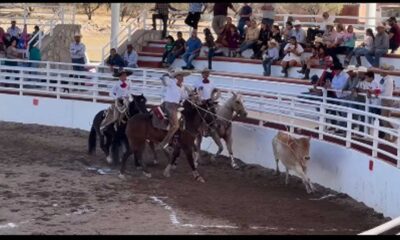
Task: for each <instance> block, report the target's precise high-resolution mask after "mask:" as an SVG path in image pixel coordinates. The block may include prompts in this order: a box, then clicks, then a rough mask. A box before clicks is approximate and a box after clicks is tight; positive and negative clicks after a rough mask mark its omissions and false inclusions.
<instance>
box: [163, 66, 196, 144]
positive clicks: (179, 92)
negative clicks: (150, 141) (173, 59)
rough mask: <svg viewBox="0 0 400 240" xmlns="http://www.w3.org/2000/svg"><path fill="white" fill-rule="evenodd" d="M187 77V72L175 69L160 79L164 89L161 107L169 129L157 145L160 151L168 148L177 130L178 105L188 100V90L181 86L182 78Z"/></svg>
mask: <svg viewBox="0 0 400 240" xmlns="http://www.w3.org/2000/svg"><path fill="white" fill-rule="evenodd" d="M168 75H169V76H170V77H169V76H168ZM188 75H190V73H189V72H187V71H183V70H181V69H175V70H174V71H173V72H172V73H171V74H164V75H163V76H162V77H161V80H162V83H163V85H164V86H165V87H166V89H165V92H164V99H163V103H162V104H161V106H162V108H163V109H164V110H165V111H166V113H167V115H168V120H169V125H170V127H169V130H168V133H167V135H166V136H165V138H164V139H163V140H162V142H161V143H160V144H159V145H158V148H160V149H165V148H167V147H168V145H169V142H170V141H171V139H172V137H173V136H174V135H175V133H176V131H177V130H178V129H179V119H178V108H179V106H180V103H181V102H182V101H183V100H185V99H187V98H188V91H189V90H188V88H186V87H185V86H184V85H183V80H184V77H185V76H188ZM174 78H175V79H176V80H175V79H174Z"/></svg>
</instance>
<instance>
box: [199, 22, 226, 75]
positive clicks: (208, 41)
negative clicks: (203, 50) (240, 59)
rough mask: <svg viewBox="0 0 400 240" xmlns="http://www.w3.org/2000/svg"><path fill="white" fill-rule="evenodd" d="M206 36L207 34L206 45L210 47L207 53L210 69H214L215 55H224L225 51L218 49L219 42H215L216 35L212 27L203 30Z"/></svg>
mask: <svg viewBox="0 0 400 240" xmlns="http://www.w3.org/2000/svg"><path fill="white" fill-rule="evenodd" d="M203 32H204V36H205V46H206V47H208V53H207V58H208V69H209V70H212V58H213V57H214V56H222V55H224V54H223V52H221V51H218V50H219V49H218V47H217V44H216V43H215V42H214V37H213V35H212V33H211V31H210V29H208V28H205V29H204V30H203Z"/></svg>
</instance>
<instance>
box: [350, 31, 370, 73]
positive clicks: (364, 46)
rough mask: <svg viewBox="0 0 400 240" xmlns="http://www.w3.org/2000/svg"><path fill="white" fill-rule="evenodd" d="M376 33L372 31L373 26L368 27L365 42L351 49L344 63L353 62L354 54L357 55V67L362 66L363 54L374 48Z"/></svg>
mask: <svg viewBox="0 0 400 240" xmlns="http://www.w3.org/2000/svg"><path fill="white" fill-rule="evenodd" d="M374 39H375V36H374V33H373V32H372V29H371V28H368V29H367V30H366V31H365V37H364V42H363V43H361V44H360V45H359V46H358V47H357V48H355V49H354V50H353V51H351V52H350V53H349V54H347V56H346V58H345V60H344V65H345V66H347V65H349V64H350V62H351V58H352V57H353V55H355V56H356V60H357V65H356V67H359V66H361V56H365V55H366V54H367V53H368V52H369V51H370V50H371V48H372V45H373V43H374Z"/></svg>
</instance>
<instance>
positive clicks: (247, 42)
mask: <svg viewBox="0 0 400 240" xmlns="http://www.w3.org/2000/svg"><path fill="white" fill-rule="evenodd" d="M259 35H260V30H259V29H258V28H257V22H256V20H254V19H253V20H251V24H250V27H248V28H247V29H246V37H245V39H244V41H243V43H242V44H241V45H240V50H239V53H240V54H242V52H244V51H245V50H247V49H249V48H253V46H254V45H255V44H256V43H257V40H258V36H259Z"/></svg>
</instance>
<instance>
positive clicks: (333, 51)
mask: <svg viewBox="0 0 400 240" xmlns="http://www.w3.org/2000/svg"><path fill="white" fill-rule="evenodd" d="M336 32H337V34H336V39H335V41H334V43H332V44H327V45H326V47H327V53H328V54H329V55H330V56H331V57H332V58H333V62H334V63H337V64H339V63H340V60H339V58H338V57H337V54H345V53H346V51H347V47H345V45H344V44H345V34H346V32H345V30H344V26H343V24H341V23H339V24H338V25H337V26H336Z"/></svg>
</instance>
